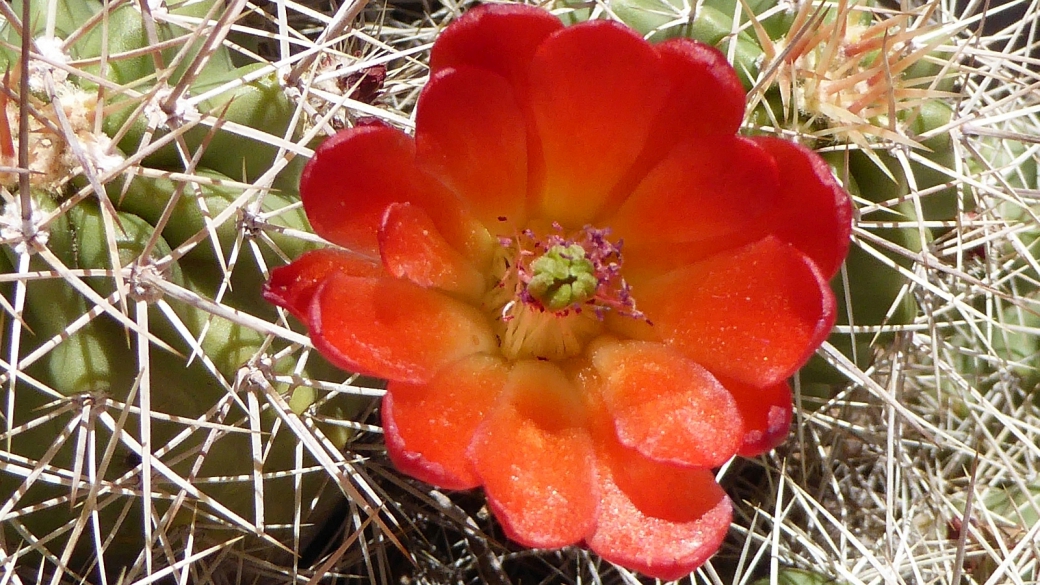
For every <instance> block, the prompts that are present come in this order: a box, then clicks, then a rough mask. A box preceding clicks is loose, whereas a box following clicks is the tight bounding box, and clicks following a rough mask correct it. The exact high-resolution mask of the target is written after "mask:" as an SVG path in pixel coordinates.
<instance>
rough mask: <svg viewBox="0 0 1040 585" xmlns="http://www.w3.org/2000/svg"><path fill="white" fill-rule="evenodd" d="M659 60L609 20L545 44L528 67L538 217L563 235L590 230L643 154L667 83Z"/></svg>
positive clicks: (586, 25)
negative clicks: (537, 155)
mask: <svg viewBox="0 0 1040 585" xmlns="http://www.w3.org/2000/svg"><path fill="white" fill-rule="evenodd" d="M660 61H661V59H660V57H659V56H658V55H657V52H656V51H655V50H654V49H653V47H652V46H650V44H649V43H647V42H646V41H644V40H643V39H642V38H640V37H639V36H638V35H636V34H635V33H634V32H633V31H632V30H631V29H628V28H625V27H624V26H622V25H620V24H617V23H614V22H608V21H605V20H597V21H588V22H584V23H581V24H578V25H576V26H572V27H569V28H567V29H564V30H563V31H560V32H559V33H557V34H554V35H553V36H551V37H549V38H548V39H546V41H545V42H543V43H542V45H541V46H540V47H539V48H538V52H537V53H535V56H534V60H533V61H532V63H531V107H532V109H533V115H534V120H535V123H536V125H537V127H538V132H539V136H540V137H541V144H542V152H543V157H544V169H543V174H544V177H543V178H542V180H541V181H538V182H537V183H536V184H534V185H532V187H534V188H535V191H534V193H535V199H536V202H537V204H538V208H539V211H540V213H539V215H541V216H543V217H548V218H552V219H554V220H556V221H559V222H560V223H561V224H563V225H564V226H565V227H570V228H580V227H582V226H583V225H585V224H586V223H590V222H592V221H593V220H594V219H595V218H596V216H597V214H598V213H599V211H600V210H601V209H602V208H603V206H604V205H605V204H606V203H608V200H609V198H610V193H611V190H612V188H613V187H614V186H615V184H617V183H618V181H619V180H620V179H621V178H622V177H624V176H625V174H626V173H627V172H628V170H629V168H630V167H631V166H632V164H633V163H634V162H635V160H636V157H637V155H639V153H640V151H642V149H643V145H644V144H645V143H646V139H647V136H648V135H649V133H650V129H651V124H652V122H653V121H654V119H655V117H656V115H657V112H658V111H659V110H660V107H661V104H662V103H663V101H664V97H665V93H666V92H667V89H668V82H667V79H666V77H665V74H664V71H663V69H662V67H661V62H660Z"/></svg>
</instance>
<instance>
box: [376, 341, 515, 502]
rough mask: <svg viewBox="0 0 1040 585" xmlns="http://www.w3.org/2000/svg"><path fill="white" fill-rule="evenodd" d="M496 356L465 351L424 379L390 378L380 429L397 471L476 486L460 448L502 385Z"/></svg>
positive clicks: (503, 372)
mask: <svg viewBox="0 0 1040 585" xmlns="http://www.w3.org/2000/svg"><path fill="white" fill-rule="evenodd" d="M507 375H508V369H507V368H506V366H505V365H504V364H503V363H502V361H501V360H499V359H497V358H493V357H490V356H486V355H477V356H470V357H469V358H465V359H463V360H461V361H459V362H456V363H455V364H452V365H450V366H448V367H446V368H444V369H443V370H441V371H439V372H437V375H436V376H435V377H434V378H433V379H432V380H430V382H429V383H427V384H409V383H406V382H390V385H389V386H388V387H387V394H386V397H384V398H383V432H384V434H385V436H386V449H387V453H388V454H389V455H390V460H391V461H393V462H394V465H395V466H396V467H397V469H398V470H400V471H402V472H404V473H407V474H408V475H410V476H412V477H414V478H416V479H419V480H421V481H424V482H426V483H430V484H433V485H436V486H438V487H441V488H445V489H453V490H462V489H470V488H474V487H477V486H479V485H480V478H479V477H478V476H477V472H476V469H475V468H474V466H473V463H472V462H471V461H470V458H469V456H468V455H467V453H466V449H467V448H468V447H469V444H470V442H471V441H472V440H473V435H474V433H476V431H477V426H478V425H480V423H481V421H483V420H484V417H485V416H487V413H488V412H489V411H490V410H491V406H492V404H494V402H495V400H496V399H497V398H498V395H499V393H500V392H501V390H502V387H503V386H504V385H505V381H506V376H507Z"/></svg>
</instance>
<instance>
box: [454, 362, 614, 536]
mask: <svg viewBox="0 0 1040 585" xmlns="http://www.w3.org/2000/svg"><path fill="white" fill-rule="evenodd" d="M584 419H585V410H584V407H583V405H582V403H581V402H580V400H579V399H578V398H577V396H576V392H575V389H574V388H573V387H572V385H571V383H570V382H569V381H568V380H567V379H566V378H565V377H564V375H563V373H562V372H561V371H560V369H559V368H557V367H556V366H555V365H552V364H550V363H547V362H538V361H524V362H519V363H518V364H517V365H516V366H515V367H514V369H513V371H512V372H511V373H510V376H509V382H508V383H507V386H506V391H505V394H504V395H503V396H502V400H501V401H500V402H499V404H498V405H497V406H496V407H495V409H494V410H493V411H492V412H491V414H490V415H488V417H487V418H486V419H485V420H484V423H483V424H482V425H481V426H480V428H479V429H478V430H477V435H476V437H475V438H474V440H473V443H472V445H471V447H470V455H471V457H472V458H473V461H474V463H475V464H476V467H477V473H478V474H479V475H480V477H481V479H482V480H483V483H484V489H485V491H486V492H487V498H488V505H489V506H490V507H491V509H492V511H493V512H494V513H495V516H496V517H497V518H498V520H499V521H500V522H501V524H502V528H503V530H504V531H505V533H506V536H508V537H509V538H510V539H512V540H515V541H516V542H519V543H520V544H523V545H525V546H531V547H560V546H566V545H569V544H574V543H576V542H578V541H580V540H581V539H582V538H583V537H584V536H585V534H587V533H588V531H589V530H590V529H591V528H592V526H593V524H594V522H595V512H596V503H597V501H598V494H597V492H596V489H595V479H594V470H593V469H594V468H593V461H594V455H593V449H592V441H591V439H590V438H589V435H588V433H587V432H586V431H585V428H584V424H585V422H584Z"/></svg>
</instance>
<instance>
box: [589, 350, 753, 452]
mask: <svg viewBox="0 0 1040 585" xmlns="http://www.w3.org/2000/svg"><path fill="white" fill-rule="evenodd" d="M592 363H593V364H594V365H595V367H596V369H597V370H598V371H599V373H600V376H601V377H602V380H603V384H602V393H603V398H604V402H605V403H606V405H607V408H608V410H610V412H611V414H612V415H613V416H614V422H615V425H616V427H617V435H618V439H620V441H621V443H622V444H624V445H626V446H628V447H631V448H633V449H636V450H637V451H639V452H640V453H642V454H643V455H645V456H647V457H649V458H650V459H654V460H657V461H666V462H671V463H677V464H682V465H688V466H694V467H715V466H718V465H722V464H723V463H725V462H726V461H728V460H729V459H730V458H731V457H733V455H734V454H736V452H737V448H738V447H740V444H741V440H742V438H743V436H744V433H743V429H742V425H741V420H740V412H738V410H737V406H736V403H735V402H734V401H733V397H732V396H731V395H730V394H729V392H727V391H726V389H725V388H723V387H722V385H721V384H719V382H718V381H717V380H716V379H715V378H714V377H712V375H711V374H710V373H708V371H707V370H705V369H704V368H702V367H700V366H699V365H697V364H696V363H693V362H692V361H690V360H689V359H687V358H685V357H683V356H682V354H680V353H679V352H677V351H676V350H674V349H671V348H669V347H667V346H665V345H664V344H661V343H654V342H646V341H629V342H621V343H613V344H608V345H603V346H599V347H597V348H596V349H595V351H594V353H593V354H592Z"/></svg>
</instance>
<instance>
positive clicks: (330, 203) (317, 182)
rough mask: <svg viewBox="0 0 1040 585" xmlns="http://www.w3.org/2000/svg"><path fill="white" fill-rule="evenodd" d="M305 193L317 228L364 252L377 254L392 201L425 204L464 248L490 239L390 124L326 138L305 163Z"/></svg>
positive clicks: (449, 237) (454, 242)
mask: <svg viewBox="0 0 1040 585" xmlns="http://www.w3.org/2000/svg"><path fill="white" fill-rule="evenodd" d="M300 195H301V197H302V198H303V207H304V209H306V211H307V218H308V219H309V220H310V222H311V225H312V226H313V227H314V231H316V232H317V233H318V234H319V235H320V236H322V237H323V238H325V239H327V240H329V241H331V242H334V243H336V244H339V245H341V246H344V247H347V248H351V249H353V250H357V251H359V252H363V253H370V254H372V255H376V254H378V252H379V242H378V241H377V236H376V234H377V233H378V232H379V226H380V225H381V224H382V221H383V213H384V212H385V210H386V208H387V206H388V205H390V204H391V203H413V204H415V205H418V206H419V207H422V208H423V209H425V210H426V211H427V212H428V213H429V214H430V215H431V217H432V218H433V222H434V224H435V225H436V226H437V228H438V230H439V231H440V232H441V234H443V235H444V238H445V239H446V240H447V241H449V242H451V244H452V246H454V247H455V248H457V249H458V250H460V251H463V252H465V251H473V250H479V249H481V247H482V246H485V245H486V243H485V242H484V241H483V240H487V239H488V236H487V234H486V233H485V234H481V233H480V232H481V231H482V230H483V228H482V227H481V226H480V225H479V224H477V223H476V222H475V221H473V220H471V219H469V218H467V217H465V215H464V214H463V213H462V210H461V208H460V206H459V202H458V201H457V200H456V199H455V198H454V197H453V196H452V195H451V194H450V193H449V192H447V191H446V190H445V189H444V187H443V186H441V185H439V184H438V183H437V182H436V181H434V180H433V179H432V178H430V177H429V176H427V175H425V174H424V173H422V172H420V171H419V169H418V167H417V166H416V163H415V144H414V142H413V141H412V139H411V138H410V137H409V136H407V135H406V134H404V133H403V132H401V131H399V130H396V129H393V128H390V127H387V126H382V125H370V126H359V127H356V128H350V129H348V130H343V131H341V132H339V133H338V134H336V135H335V136H333V137H332V138H329V139H328V140H326V141H325V142H323V143H322V144H321V146H319V147H318V149H317V150H316V151H315V153H314V158H312V159H311V160H310V162H308V163H307V166H306V168H304V171H303V177H302V178H301V179H300ZM473 255H476V253H474V254H473Z"/></svg>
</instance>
